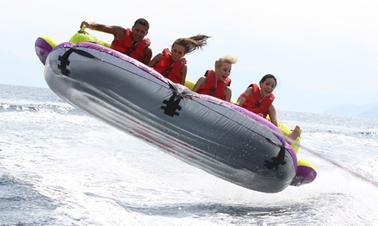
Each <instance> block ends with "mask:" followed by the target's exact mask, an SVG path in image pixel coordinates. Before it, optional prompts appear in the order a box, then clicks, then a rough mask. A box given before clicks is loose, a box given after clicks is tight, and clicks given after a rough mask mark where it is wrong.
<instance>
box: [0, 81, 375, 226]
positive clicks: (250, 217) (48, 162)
mask: <svg viewBox="0 0 378 226" xmlns="http://www.w3.org/2000/svg"><path fill="white" fill-rule="evenodd" d="M279 118H280V120H281V121H283V122H285V123H287V124H288V125H289V126H291V127H293V126H294V125H297V124H298V125H300V126H301V127H302V130H303V133H302V145H303V148H302V150H301V151H300V152H299V158H304V159H307V160H309V161H311V162H312V163H313V165H314V166H315V168H316V169H317V172H318V177H317V178H316V180H315V181H314V182H313V183H311V184H308V185H304V186H302V187H288V188H287V189H286V190H284V191H282V192H279V193H275V194H266V193H260V192H256V191H252V190H248V189H245V188H242V187H239V186H237V185H234V184H232V183H229V182H226V181H224V180H221V179H219V178H217V177H214V176H212V175H210V174H207V173H205V172H204V171H202V170H199V169H197V168H195V167H192V166H190V165H187V164H186V163H184V162H181V161H180V160H177V159H175V158H173V157H171V156H170V155H167V154H166V153H164V152H162V151H160V150H158V149H156V148H155V147H152V146H150V145H149V144H147V143H144V142H142V141H140V140H138V139H137V138H134V137H132V136H129V135H128V134H126V133H124V132H122V131H120V130H117V129H115V128H113V127H111V126H109V125H107V124H105V123H103V122H102V121H99V120H98V119H96V118H94V117H92V116H90V115H88V114H87V113H85V112H83V111H81V110H79V109H75V108H74V107H72V106H71V105H69V104H67V103H65V102H64V101H62V100H60V99H59V98H58V97H57V96H56V95H55V94H53V93H52V92H51V91H50V90H49V89H47V88H30V87H20V86H9V85H0V128H1V133H0V225H112V226H113V225H161V226H169V225H314V226H315V225H316V226H318V225H378V211H377V210H378V187H377V182H378V164H377V163H378V121H377V120H375V121H374V120H370V119H364V118H342V117H335V116H330V115H320V114H309V113H298V112H279Z"/></svg>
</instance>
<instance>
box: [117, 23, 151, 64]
mask: <svg viewBox="0 0 378 226" xmlns="http://www.w3.org/2000/svg"><path fill="white" fill-rule="evenodd" d="M133 42H134V41H133V32H132V31H131V30H130V29H129V28H128V29H126V30H125V33H124V34H123V36H122V38H120V39H115V40H113V42H112V44H111V46H110V48H112V49H115V50H117V51H119V52H121V53H124V54H126V55H128V56H130V57H132V58H134V59H136V60H139V61H141V60H142V59H143V58H144V56H145V54H146V53H145V50H146V48H147V47H149V46H150V44H151V42H150V40H149V39H148V38H144V39H142V40H140V41H138V42H136V43H133Z"/></svg>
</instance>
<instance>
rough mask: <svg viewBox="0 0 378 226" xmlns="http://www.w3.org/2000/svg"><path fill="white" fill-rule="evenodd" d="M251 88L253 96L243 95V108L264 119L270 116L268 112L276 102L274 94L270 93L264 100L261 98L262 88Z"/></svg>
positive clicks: (254, 85) (253, 85) (255, 85)
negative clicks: (260, 115)
mask: <svg viewBox="0 0 378 226" xmlns="http://www.w3.org/2000/svg"><path fill="white" fill-rule="evenodd" d="M249 87H252V95H248V94H246V93H243V94H242V97H244V98H245V102H244V104H243V106H242V107H243V108H245V109H248V110H250V111H252V112H254V113H256V114H262V115H263V116H264V117H266V116H267V115H268V110H269V107H270V105H272V103H273V101H274V98H275V97H274V95H273V93H270V94H269V95H268V96H265V97H264V98H262V97H261V93H260V88H259V86H258V85H257V84H251V85H250V86H249Z"/></svg>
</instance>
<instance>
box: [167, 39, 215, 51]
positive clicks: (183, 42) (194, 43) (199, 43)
mask: <svg viewBox="0 0 378 226" xmlns="http://www.w3.org/2000/svg"><path fill="white" fill-rule="evenodd" d="M208 38H210V36H207V35H195V36H192V37H189V38H179V39H176V41H175V42H174V43H173V45H175V44H176V45H180V46H183V47H184V48H185V54H187V53H191V52H193V51H194V50H196V49H200V48H202V47H203V46H205V45H206V44H207V39H208ZM173 45H172V47H173Z"/></svg>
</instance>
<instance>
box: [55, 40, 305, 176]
mask: <svg viewBox="0 0 378 226" xmlns="http://www.w3.org/2000/svg"><path fill="white" fill-rule="evenodd" d="M74 45H75V44H73V43H70V42H65V43H61V44H60V45H58V46H57V47H56V48H62V47H72V46H74ZM75 46H77V47H84V48H89V49H94V50H97V51H100V52H105V53H108V54H110V55H112V56H114V57H117V58H119V59H121V60H124V61H127V62H129V63H132V64H134V65H135V66H137V67H139V68H141V69H142V70H144V71H146V72H148V73H150V74H151V75H152V76H155V77H156V78H158V79H159V80H162V81H165V82H166V83H168V79H167V78H165V77H164V76H162V75H161V74H160V73H158V72H156V71H155V70H154V69H152V68H151V67H149V66H147V65H145V64H143V63H141V62H139V61H137V60H135V59H133V58H131V57H129V56H127V55H125V54H123V53H120V52H118V51H116V50H113V49H111V48H108V47H105V46H102V45H98V44H96V43H92V42H80V43H78V44H76V45H75ZM198 97H199V98H201V99H204V100H208V101H210V102H215V103H217V104H222V105H225V106H227V107H229V108H231V109H233V110H236V111H238V112H240V113H242V114H243V115H245V116H246V117H248V118H252V119H253V120H256V121H257V122H258V123H260V124H262V125H264V126H266V127H268V128H269V129H271V130H272V132H273V133H274V135H275V136H276V137H277V138H278V139H279V140H280V141H281V143H282V144H283V145H284V146H285V148H286V150H287V151H288V152H289V154H290V156H291V158H292V159H293V163H294V167H295V169H297V166H298V165H297V164H298V163H297V156H296V154H295V152H294V150H293V149H292V147H291V146H290V145H289V144H287V142H286V141H285V137H284V136H283V135H282V133H281V131H280V129H279V128H277V127H276V126H275V125H274V124H272V123H271V122H270V121H268V120H266V119H264V118H262V117H261V116H259V115H257V114H255V113H253V112H250V111H249V110H246V109H244V108H242V107H240V106H238V105H235V104H232V103H229V102H227V101H223V100H220V99H218V98H215V97H212V96H208V95H200V94H198Z"/></svg>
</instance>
